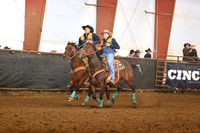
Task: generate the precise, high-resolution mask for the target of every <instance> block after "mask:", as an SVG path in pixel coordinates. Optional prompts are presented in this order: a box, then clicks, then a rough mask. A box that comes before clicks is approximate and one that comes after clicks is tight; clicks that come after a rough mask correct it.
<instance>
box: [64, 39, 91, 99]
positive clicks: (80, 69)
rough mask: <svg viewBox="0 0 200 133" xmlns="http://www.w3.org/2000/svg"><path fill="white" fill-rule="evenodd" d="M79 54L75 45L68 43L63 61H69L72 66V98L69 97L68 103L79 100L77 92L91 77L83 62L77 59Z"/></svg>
mask: <svg viewBox="0 0 200 133" xmlns="http://www.w3.org/2000/svg"><path fill="white" fill-rule="evenodd" d="M77 53H78V51H77V49H76V45H75V43H70V42H68V44H67V46H66V47H65V52H64V55H63V59H64V60H67V61H69V62H70V65H71V72H70V73H71V81H70V85H71V86H70V92H71V96H70V97H69V99H68V101H73V99H74V98H75V99H79V96H77V95H76V91H77V90H78V89H79V88H80V87H81V86H83V85H84V82H85V81H86V80H87V78H88V75H89V73H88V70H87V68H86V65H85V63H84V62H83V60H81V59H79V58H77V56H76V55H77Z"/></svg>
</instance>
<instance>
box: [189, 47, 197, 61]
mask: <svg viewBox="0 0 200 133" xmlns="http://www.w3.org/2000/svg"><path fill="white" fill-rule="evenodd" d="M189 51H191V52H189V56H191V57H198V55H197V50H196V49H195V44H194V43H192V44H191V48H190V50H189ZM193 59H194V60H196V61H197V60H198V58H193Z"/></svg>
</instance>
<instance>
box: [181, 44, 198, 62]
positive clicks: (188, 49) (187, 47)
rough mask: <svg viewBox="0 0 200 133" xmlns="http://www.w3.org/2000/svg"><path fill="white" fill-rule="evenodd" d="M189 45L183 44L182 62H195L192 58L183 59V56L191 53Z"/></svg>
mask: <svg viewBox="0 0 200 133" xmlns="http://www.w3.org/2000/svg"><path fill="white" fill-rule="evenodd" d="M190 46H191V44H189V43H185V44H184V48H183V60H184V61H195V60H194V59H193V58H184V56H189V55H190V54H191V53H192V50H191V49H190Z"/></svg>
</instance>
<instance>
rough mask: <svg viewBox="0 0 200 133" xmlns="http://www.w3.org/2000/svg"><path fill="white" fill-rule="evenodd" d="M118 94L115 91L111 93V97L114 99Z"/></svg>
mask: <svg viewBox="0 0 200 133" xmlns="http://www.w3.org/2000/svg"><path fill="white" fill-rule="evenodd" d="M117 95H118V92H117V91H115V93H114V94H113V95H112V98H113V99H115V97H116V96H117Z"/></svg>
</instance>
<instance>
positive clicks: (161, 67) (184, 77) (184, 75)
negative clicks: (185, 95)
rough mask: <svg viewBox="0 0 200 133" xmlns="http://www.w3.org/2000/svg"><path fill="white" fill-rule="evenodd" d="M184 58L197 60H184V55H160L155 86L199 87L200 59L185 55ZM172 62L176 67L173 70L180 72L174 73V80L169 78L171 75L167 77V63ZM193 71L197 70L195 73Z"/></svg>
mask: <svg viewBox="0 0 200 133" xmlns="http://www.w3.org/2000/svg"><path fill="white" fill-rule="evenodd" d="M184 58H194V59H196V61H184V60H183V56H173V55H159V56H158V59H157V63H156V76H155V86H156V87H168V88H170V87H172V88H173V87H174V88H184V89H186V88H191V89H199V88H200V75H199V73H200V71H199V70H200V61H199V59H198V58H196V57H184ZM170 63H171V64H172V65H173V66H174V67H175V68H174V70H173V71H177V72H178V73H176V74H174V75H173V80H172V79H169V76H168V77H167V74H168V73H167V72H168V71H167V65H168V64H169V65H170ZM181 67H182V68H181ZM183 71H184V72H183ZM193 71H194V72H195V73H194V74H193V73H192V72H193ZM192 74H193V75H192ZM179 75H180V76H179ZM175 76H176V77H175ZM192 76H193V77H194V78H195V79H194V80H193V79H192ZM177 78H178V79H177ZM167 79H168V80H167ZM167 81H168V83H167ZM169 82H170V83H169Z"/></svg>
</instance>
